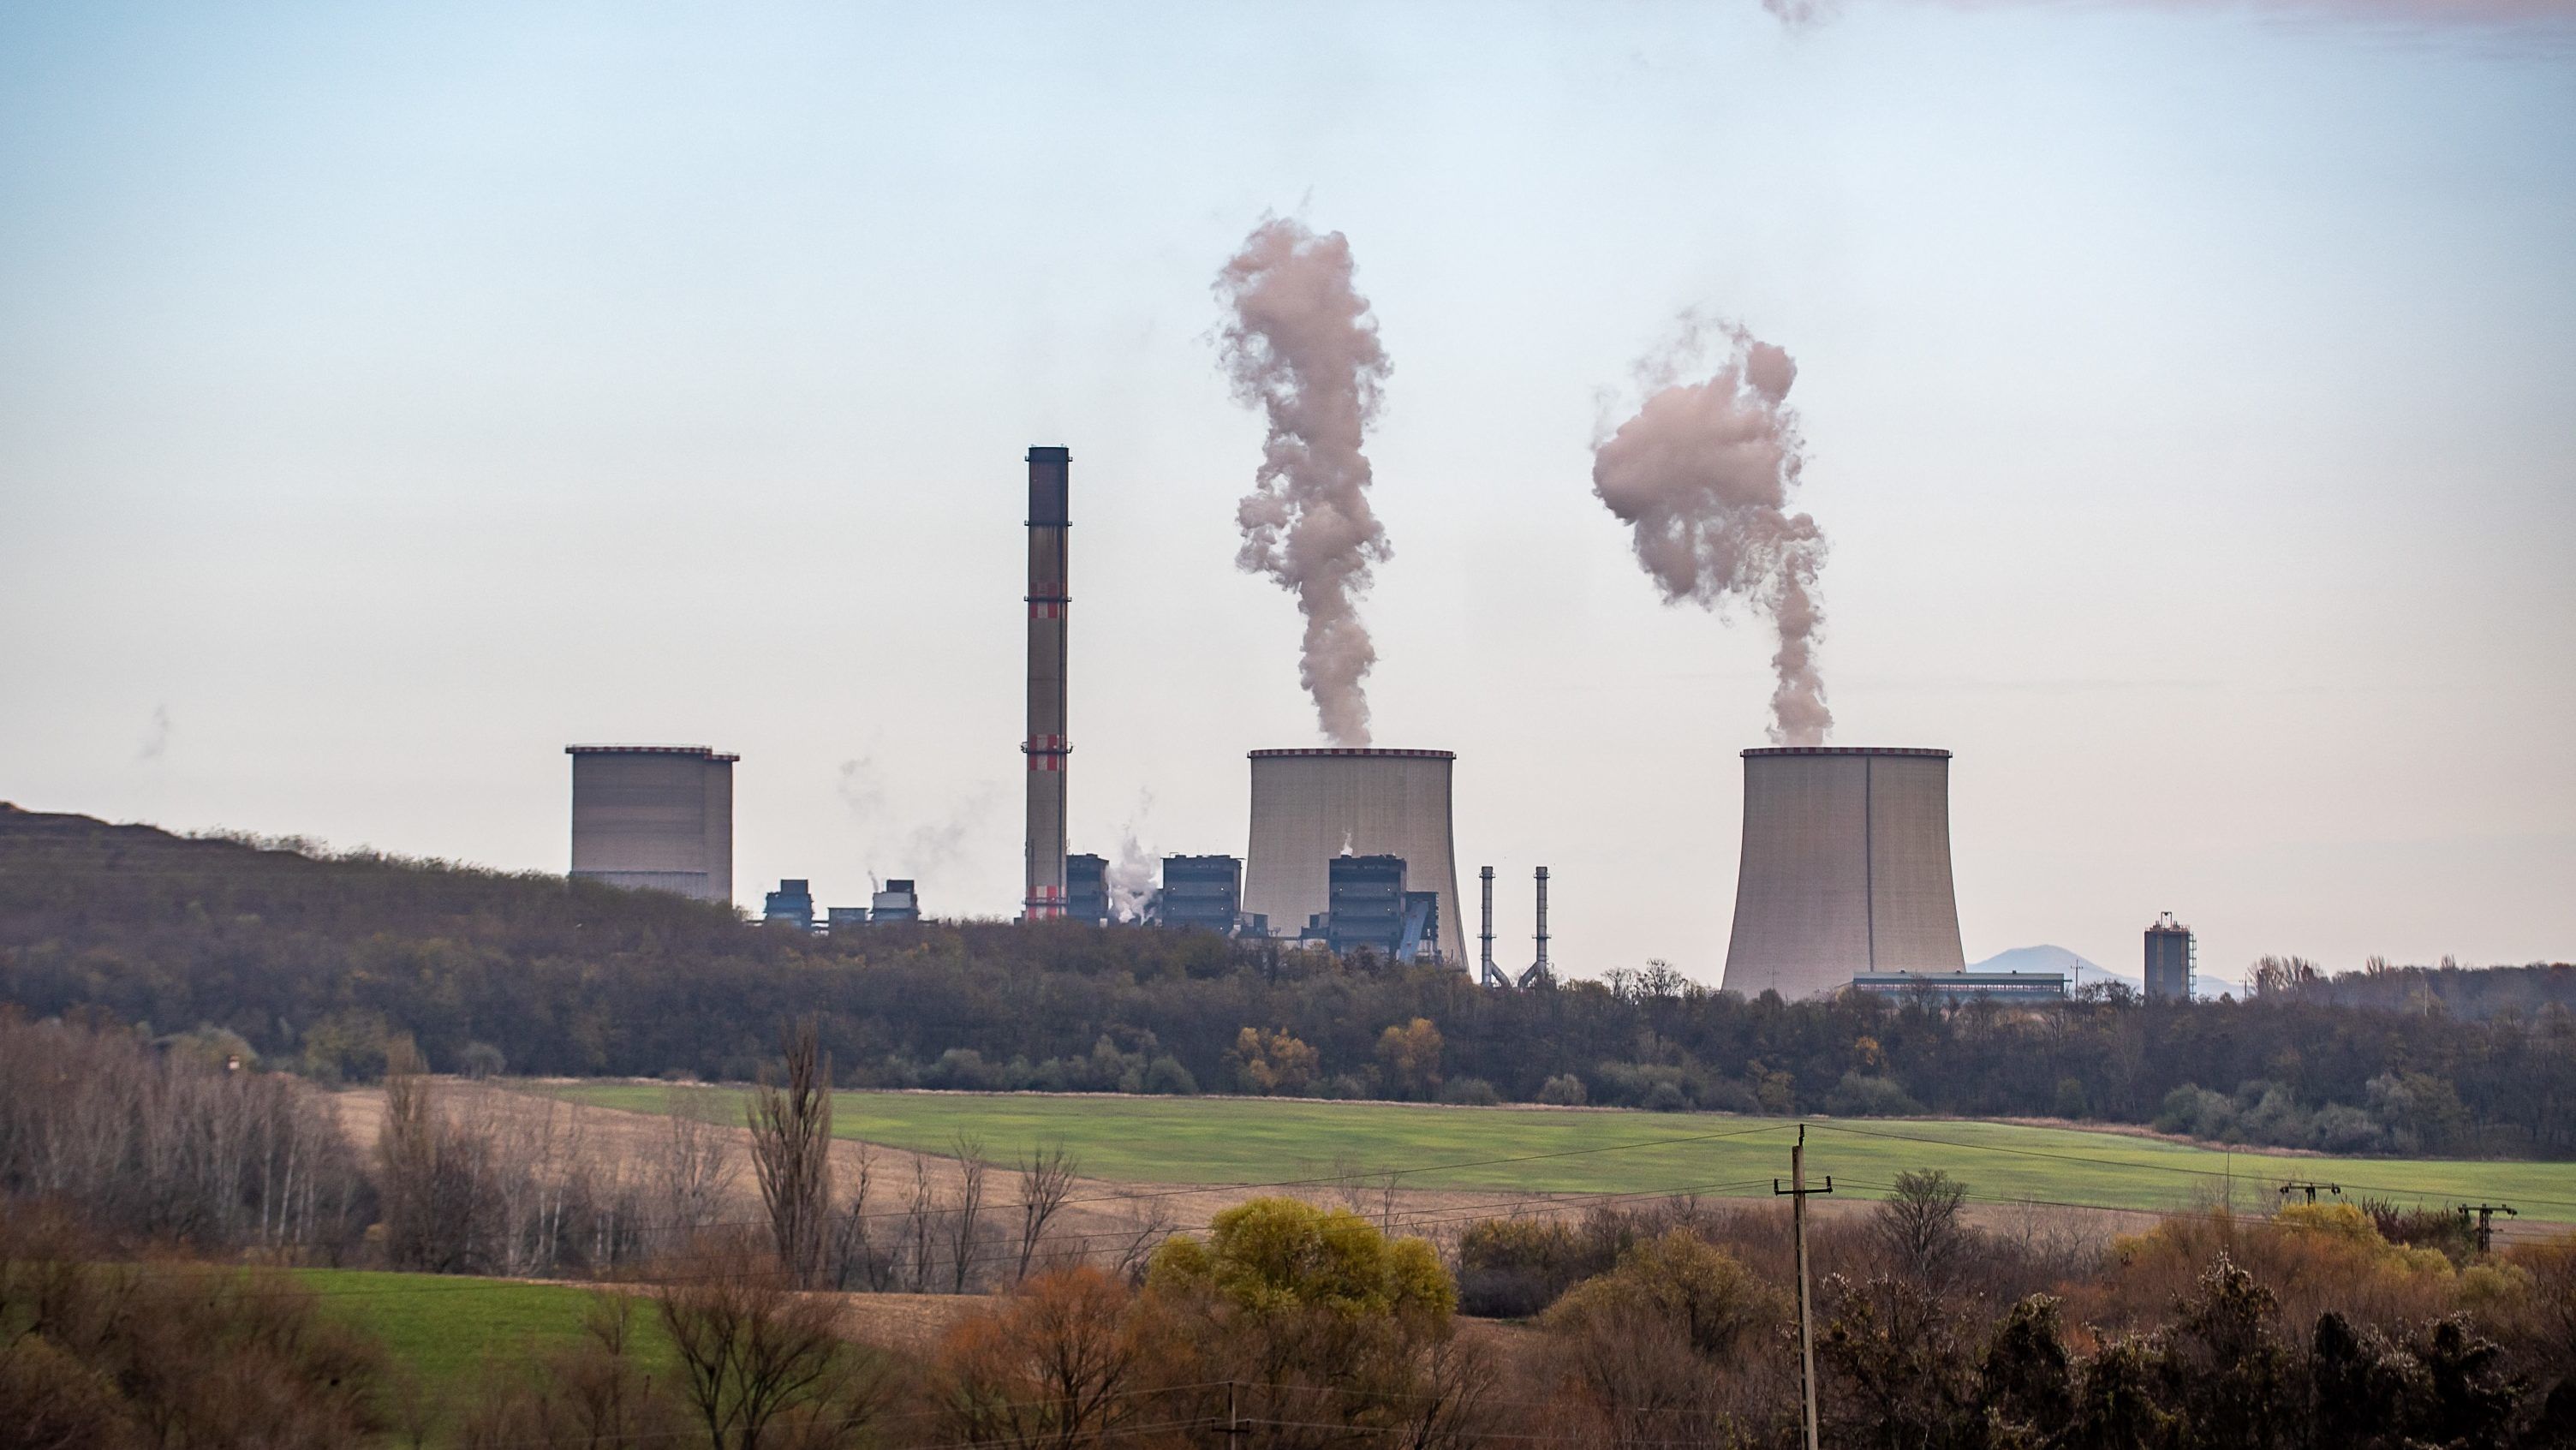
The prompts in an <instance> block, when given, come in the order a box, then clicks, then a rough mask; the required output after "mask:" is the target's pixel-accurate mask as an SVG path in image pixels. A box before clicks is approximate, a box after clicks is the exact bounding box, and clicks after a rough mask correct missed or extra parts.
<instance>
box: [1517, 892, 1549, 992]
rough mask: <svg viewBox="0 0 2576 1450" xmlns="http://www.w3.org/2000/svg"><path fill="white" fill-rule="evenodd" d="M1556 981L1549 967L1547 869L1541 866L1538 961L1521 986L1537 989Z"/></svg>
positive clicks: (1532, 965) (1525, 976)
mask: <svg viewBox="0 0 2576 1450" xmlns="http://www.w3.org/2000/svg"><path fill="white" fill-rule="evenodd" d="M1555 980H1556V974H1555V973H1554V972H1551V971H1549V970H1548V967H1547V868H1546V867H1544V866H1541V867H1540V868H1538V960H1537V961H1535V962H1532V963H1531V964H1530V969H1529V970H1528V971H1526V972H1523V973H1521V985H1522V986H1524V987H1535V986H1537V985H1538V984H1539V983H1541V982H1553V981H1555Z"/></svg>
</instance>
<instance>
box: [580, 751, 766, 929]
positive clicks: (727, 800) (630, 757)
mask: <svg viewBox="0 0 2576 1450" xmlns="http://www.w3.org/2000/svg"><path fill="white" fill-rule="evenodd" d="M564 753H565V754H566V755H569V756H571V757H572V874H573V875H574V876H577V877H581V878H583V879H586V880H592V881H605V882H607V883H609V884H610V885H612V886H624V887H630V888H635V889H642V890H652V891H672V892H677V893H679V894H680V895H682V896H689V897H695V898H696V899H698V900H700V901H722V902H728V903H729V902H731V901H732V900H733V767H734V762H735V761H737V760H740V759H741V758H742V757H740V756H738V755H722V754H718V753H717V752H715V751H713V750H710V749H708V748H707V747H705V746H703V745H567V746H565V747H564Z"/></svg>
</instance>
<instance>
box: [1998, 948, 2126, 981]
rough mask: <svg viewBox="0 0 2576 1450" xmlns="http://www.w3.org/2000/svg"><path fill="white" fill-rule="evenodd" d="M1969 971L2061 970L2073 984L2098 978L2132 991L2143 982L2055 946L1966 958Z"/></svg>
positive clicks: (2014, 949)
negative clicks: (1971, 960)
mask: <svg viewBox="0 0 2576 1450" xmlns="http://www.w3.org/2000/svg"><path fill="white" fill-rule="evenodd" d="M1968 970H1969V971H1972V972H2064V973H2066V975H2067V976H2068V978H2069V979H2071V980H2072V982H2073V983H2074V985H2076V986H2078V987H2089V986H2093V985H2094V984H2096V983H2100V982H2118V983H2119V984H2121V985H2122V986H2124V987H2127V988H2128V989H2129V990H2130V991H2133V992H2143V991H2145V990H2146V989H2147V987H2146V983H2145V982H2143V981H2141V980H2140V979H2138V978H2136V977H2132V976H2130V975H2128V974H2127V973H2125V972H2115V971H2112V970H2111V969H2109V968H2108V967H2104V966H2100V965H2097V964H2096V963H2094V962H2091V961H2088V960H2086V959H2085V958H2083V957H2080V956H2077V955H2076V954H2075V953H2073V952H2071V951H2068V950H2067V949H2066V948H2064V947H2059V946H2035V947H2014V948H2013V949H2011V950H2010V951H2001V952H1997V953H1995V954H1994V955H1993V956H1990V957H1988V958H1986V959H1985V960H1984V961H1982V962H1970V963H1969V964H1968Z"/></svg>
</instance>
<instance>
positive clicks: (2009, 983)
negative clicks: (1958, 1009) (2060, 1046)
mask: <svg viewBox="0 0 2576 1450" xmlns="http://www.w3.org/2000/svg"><path fill="white" fill-rule="evenodd" d="M2066 988H2067V980H2066V974H2065V973H2064V972H1967V971H1959V972H1857V973H1854V974H1853V976H1852V979H1851V989H1852V990H1853V991H1855V992H1867V993H1870V994H1871V995H1873V996H1879V997H1894V998H1897V999H1899V1000H1904V1001H1924V1002H1930V1003H1933V1004H1936V1005H1939V1006H1945V1007H1948V1006H1956V1005H1958V1004H1959V1003H1962V1002H1977V1001H1985V1002H2062V1001H2064V1000H2065V999H2066Z"/></svg>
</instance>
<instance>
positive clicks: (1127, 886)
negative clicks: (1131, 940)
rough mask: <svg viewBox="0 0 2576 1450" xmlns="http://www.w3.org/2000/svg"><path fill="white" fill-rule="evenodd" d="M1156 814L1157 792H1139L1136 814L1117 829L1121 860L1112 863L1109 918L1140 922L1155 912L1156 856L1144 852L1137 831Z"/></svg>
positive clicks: (1109, 878) (1137, 794)
mask: <svg viewBox="0 0 2576 1450" xmlns="http://www.w3.org/2000/svg"><path fill="white" fill-rule="evenodd" d="M1153 812H1154V793H1153V792H1152V791H1149V790H1140V791H1138V792H1136V813H1135V814H1134V815H1133V816H1130V817H1129V818H1128V820H1127V824H1125V825H1123V826H1121V827H1119V828H1118V859H1117V860H1115V861H1112V862H1110V863H1109V869H1108V883H1109V917H1110V920H1112V921H1127V922H1141V921H1144V920H1146V919H1148V918H1149V917H1150V916H1151V915H1152V913H1153V909H1154V894H1155V893H1154V856H1153V853H1152V852H1150V851H1148V850H1146V849H1145V844H1144V842H1143V840H1142V839H1141V838H1140V837H1139V835H1138V828H1139V827H1140V826H1141V825H1142V824H1143V822H1144V819H1145V817H1147V816H1149V815H1152V814H1153Z"/></svg>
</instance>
